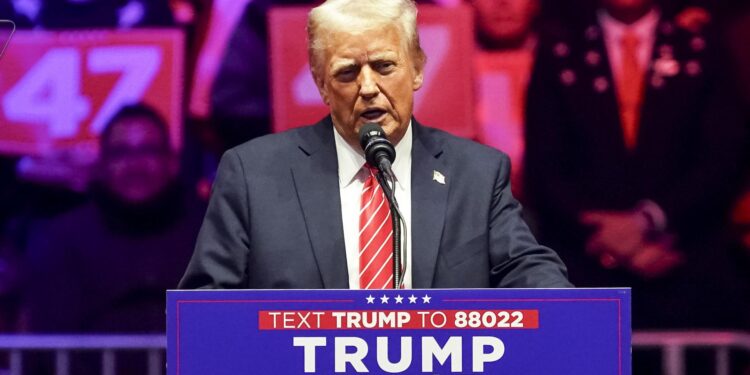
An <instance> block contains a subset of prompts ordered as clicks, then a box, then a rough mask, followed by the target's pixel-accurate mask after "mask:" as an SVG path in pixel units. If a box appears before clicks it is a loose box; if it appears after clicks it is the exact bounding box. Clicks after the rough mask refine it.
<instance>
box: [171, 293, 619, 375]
mask: <svg viewBox="0 0 750 375" xmlns="http://www.w3.org/2000/svg"><path fill="white" fill-rule="evenodd" d="M167 300H168V301H167V316H168V318H167V319H168V320H167V335H168V349H167V352H168V353H167V355H168V357H167V363H168V366H167V367H168V374H170V375H194V374H203V375H205V374H212V375H222V374H227V375H229V374H232V375H235V374H305V373H319V374H332V373H364V372H369V373H404V374H434V373H440V374H448V373H460V374H469V373H477V374H481V373H484V374H577V375H585V374H591V375H601V374H618V375H620V374H630V290H629V289H454V290H439V289H430V290H395V291H394V290H288V291H282V290H253V291H249V290H248V291H244V290H235V291H168V292H167Z"/></svg>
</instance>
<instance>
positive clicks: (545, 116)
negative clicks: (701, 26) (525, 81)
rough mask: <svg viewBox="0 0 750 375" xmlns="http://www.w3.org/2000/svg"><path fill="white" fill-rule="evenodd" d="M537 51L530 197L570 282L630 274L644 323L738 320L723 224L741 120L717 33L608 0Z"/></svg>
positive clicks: (530, 111) (606, 282) (530, 112)
mask: <svg viewBox="0 0 750 375" xmlns="http://www.w3.org/2000/svg"><path fill="white" fill-rule="evenodd" d="M539 51H540V53H539V57H538V60H537V64H536V67H535V71H534V73H533V77H532V81H531V85H530V91H529V94H528V102H527V103H528V108H527V128H526V129H527V133H526V142H527V154H526V159H525V160H526V163H527V164H526V167H527V168H526V177H527V178H528V180H527V181H526V187H527V193H528V195H527V196H528V198H529V199H530V201H531V202H532V204H533V206H534V208H535V210H536V213H537V215H538V218H539V222H540V231H541V233H542V236H541V237H542V238H543V241H549V243H550V244H551V245H552V246H553V247H556V248H558V250H559V251H560V254H561V256H562V258H563V260H564V261H565V262H566V264H567V265H568V267H569V270H570V274H571V281H573V282H574V283H575V284H576V285H579V286H632V287H633V288H634V290H633V327H634V328H667V327H690V326H701V327H724V326H729V327H733V326H734V325H735V324H736V322H737V321H738V316H737V315H738V312H739V310H738V309H734V308H731V307H730V306H735V305H736V304H735V303H734V302H735V300H736V299H738V296H739V295H741V294H735V293H738V290H737V278H736V277H735V276H734V275H735V274H736V273H735V272H733V271H734V270H733V268H732V264H731V262H730V261H729V260H728V257H727V254H726V252H725V251H724V246H723V244H722V243H721V242H720V240H719V238H720V236H718V233H719V232H720V231H721V230H722V225H721V224H722V223H724V222H725V220H724V217H725V210H726V207H727V205H726V204H727V201H728V200H729V199H730V198H731V195H732V194H731V193H732V192H731V189H732V187H733V185H734V181H736V178H737V166H738V163H739V160H740V151H741V145H742V143H741V142H742V126H741V120H740V116H739V114H738V110H737V107H736V105H735V99H736V98H735V97H733V96H732V94H731V90H729V88H728V86H726V85H723V84H722V82H723V79H722V77H720V75H721V73H722V71H721V69H722V66H721V65H719V62H718V61H717V60H718V58H717V57H718V56H719V55H720V54H719V53H718V52H717V51H716V48H715V46H714V44H712V43H711V41H710V40H709V38H707V37H706V36H705V35H702V34H700V33H695V32H690V31H686V30H682V29H680V28H678V27H677V26H675V25H674V24H673V23H672V22H670V20H668V19H666V18H665V17H664V16H662V15H661V14H660V11H659V9H658V7H656V5H655V4H654V2H653V1H651V0H627V1H626V0H603V1H602V2H601V7H600V9H599V11H598V12H597V14H596V16H595V17H592V19H591V20H590V21H589V22H588V23H586V24H585V25H583V27H573V28H569V29H561V30H560V32H557V33H555V35H548V36H545V37H543V38H542V41H541V43H540V47H539ZM740 299H741V298H740Z"/></svg>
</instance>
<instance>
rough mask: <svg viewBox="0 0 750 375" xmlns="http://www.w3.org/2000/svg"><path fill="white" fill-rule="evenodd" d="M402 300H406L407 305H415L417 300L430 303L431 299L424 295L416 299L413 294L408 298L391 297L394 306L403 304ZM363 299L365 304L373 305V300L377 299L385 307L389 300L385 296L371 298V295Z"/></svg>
mask: <svg viewBox="0 0 750 375" xmlns="http://www.w3.org/2000/svg"><path fill="white" fill-rule="evenodd" d="M404 298H406V299H408V300H409V303H417V300H419V299H422V303H430V300H431V299H432V297H430V296H428V295H426V294H425V295H424V297H417V296H415V295H414V294H412V295H411V296H408V297H407V296H404V297H402V296H401V295H400V294H399V295H397V296H395V297H393V300H394V301H395V303H396V304H402V303H405V302H404ZM365 299H366V300H367V304H374V303H375V300H376V299H379V300H380V303H381V304H384V305H387V304H388V301H389V300H390V297H388V296H386V295H385V294H384V295H383V296H382V297H373V296H372V294H370V295H369V296H367V297H366V298H365Z"/></svg>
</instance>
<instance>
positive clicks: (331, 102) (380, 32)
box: [315, 26, 422, 147]
mask: <svg viewBox="0 0 750 375" xmlns="http://www.w3.org/2000/svg"><path fill="white" fill-rule="evenodd" d="M320 61H321V66H319V67H318V69H317V70H316V77H315V82H316V84H317V85H318V89H319V90H320V94H321V96H322V97H323V101H325V103H326V105H328V107H329V108H330V111H331V116H332V117H333V124H334V127H336V130H337V131H338V132H339V134H341V136H342V137H344V139H346V141H347V142H349V144H351V145H353V146H355V147H357V145H358V144H359V135H358V134H359V129H360V128H361V127H362V125H364V124H366V123H371V122H374V123H377V124H379V125H380V126H381V127H383V129H384V130H385V132H386V134H387V135H388V138H389V139H390V140H391V142H394V143H397V142H398V141H400V140H401V138H402V137H403V136H404V133H405V132H406V129H407V127H408V126H409V120H410V119H411V114H412V108H413V103H414V91H416V90H418V89H419V88H420V87H421V86H422V66H417V65H418V64H416V61H415V58H414V56H412V54H411V53H410V52H409V51H407V50H406V47H405V46H404V44H403V43H402V42H401V34H400V33H399V31H398V29H397V28H396V27H395V26H394V27H385V28H380V29H376V30H369V31H365V32H362V33H358V34H349V33H346V32H334V33H332V34H330V35H329V36H328V37H327V46H326V49H325V51H324V52H323V56H322V58H321V59H320Z"/></svg>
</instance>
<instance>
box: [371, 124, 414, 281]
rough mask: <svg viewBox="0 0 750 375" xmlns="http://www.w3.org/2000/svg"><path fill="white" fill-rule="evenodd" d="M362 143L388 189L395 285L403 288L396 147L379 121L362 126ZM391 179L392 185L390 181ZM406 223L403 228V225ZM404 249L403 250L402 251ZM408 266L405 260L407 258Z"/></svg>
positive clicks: (382, 185) (403, 222)
mask: <svg viewBox="0 0 750 375" xmlns="http://www.w3.org/2000/svg"><path fill="white" fill-rule="evenodd" d="M359 145H360V146H362V150H364V152H365V159H366V160H367V163H368V164H370V165H372V166H375V167H377V168H378V170H379V171H380V173H378V176H377V180H378V183H379V184H380V186H381V187H382V188H383V192H385V197H386V199H387V200H388V204H389V206H390V208H391V213H392V215H391V220H392V222H393V289H400V288H401V286H402V285H403V283H404V275H403V270H402V268H401V264H402V259H405V258H406V257H405V256H404V255H405V254H406V243H403V244H402V242H401V230H402V229H403V231H404V237H406V231H407V228H406V221H405V220H404V216H403V215H402V214H401V210H399V208H398V202H397V201H396V194H395V188H396V176H395V175H394V174H393V171H392V170H391V163H393V161H394V160H395V159H396V149H395V148H394V147H393V144H392V143H391V141H389V140H388V138H386V136H385V131H383V128H381V127H380V125H378V124H375V123H367V124H364V125H363V126H362V128H361V129H359ZM389 182H390V185H389ZM402 225H403V228H402ZM402 251H403V253H402ZM404 269H406V262H404Z"/></svg>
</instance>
